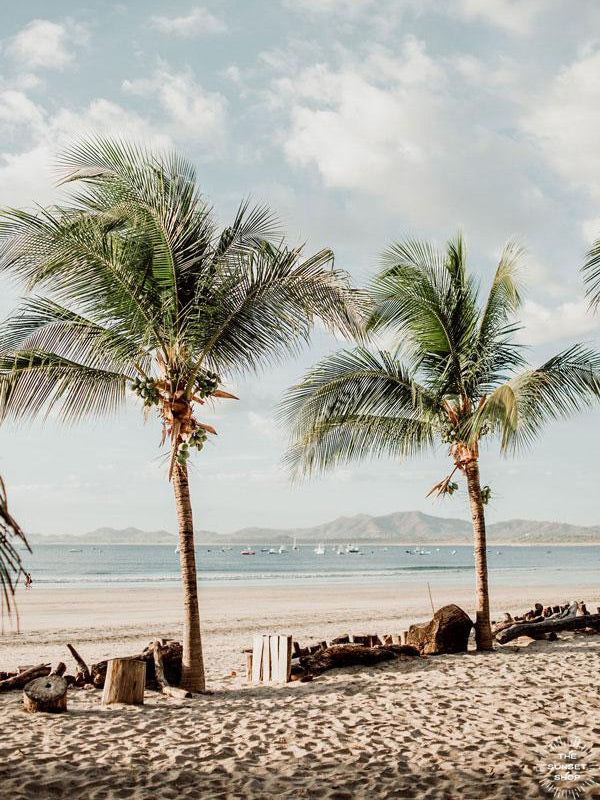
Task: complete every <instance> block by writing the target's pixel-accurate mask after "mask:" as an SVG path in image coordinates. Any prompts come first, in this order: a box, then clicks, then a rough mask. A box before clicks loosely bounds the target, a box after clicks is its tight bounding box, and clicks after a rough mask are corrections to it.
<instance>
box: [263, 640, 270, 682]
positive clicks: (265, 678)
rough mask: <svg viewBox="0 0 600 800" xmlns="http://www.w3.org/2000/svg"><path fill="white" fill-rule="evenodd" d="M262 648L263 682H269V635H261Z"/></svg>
mask: <svg viewBox="0 0 600 800" xmlns="http://www.w3.org/2000/svg"><path fill="white" fill-rule="evenodd" d="M262 648H263V664H262V669H263V677H262V680H263V683H271V649H270V647H269V637H268V636H263V637H262Z"/></svg>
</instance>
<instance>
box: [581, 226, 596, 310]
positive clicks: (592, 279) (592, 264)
mask: <svg viewBox="0 0 600 800" xmlns="http://www.w3.org/2000/svg"><path fill="white" fill-rule="evenodd" d="M581 271H582V272H583V282H584V283H585V286H586V296H587V297H588V299H589V303H590V308H591V309H592V310H593V311H597V310H598V307H599V306H600V239H596V241H595V242H594V244H593V245H592V246H591V248H590V249H589V250H588V252H587V255H586V259H585V262H584V264H583V267H582V269H581Z"/></svg>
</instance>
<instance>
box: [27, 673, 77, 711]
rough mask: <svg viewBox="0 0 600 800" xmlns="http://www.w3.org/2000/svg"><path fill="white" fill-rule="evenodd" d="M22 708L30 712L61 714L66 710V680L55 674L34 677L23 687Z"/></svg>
mask: <svg viewBox="0 0 600 800" xmlns="http://www.w3.org/2000/svg"><path fill="white" fill-rule="evenodd" d="M23 708H24V710H25V711H28V712H30V713H36V712H39V711H43V712H45V713H47V714H62V713H63V712H64V711H66V710H67V681H66V680H65V679H64V678H63V677H62V675H55V674H53V675H48V676H47V677H45V678H34V680H32V681H30V682H29V683H28V684H27V685H26V686H25V688H24V689H23Z"/></svg>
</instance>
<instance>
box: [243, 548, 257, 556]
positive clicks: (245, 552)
mask: <svg viewBox="0 0 600 800" xmlns="http://www.w3.org/2000/svg"><path fill="white" fill-rule="evenodd" d="M240 555H241V556H255V555H256V552H255V551H254V550H250V548H249V547H247V548H246V549H245V550H242V552H241V553H240Z"/></svg>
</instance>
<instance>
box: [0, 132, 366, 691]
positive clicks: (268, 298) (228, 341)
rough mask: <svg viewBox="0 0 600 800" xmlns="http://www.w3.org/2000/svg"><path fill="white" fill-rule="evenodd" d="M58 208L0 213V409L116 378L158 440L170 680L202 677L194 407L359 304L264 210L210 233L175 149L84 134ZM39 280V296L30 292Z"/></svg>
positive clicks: (111, 384)
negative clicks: (171, 556) (176, 614)
mask: <svg viewBox="0 0 600 800" xmlns="http://www.w3.org/2000/svg"><path fill="white" fill-rule="evenodd" d="M60 167H61V169H62V171H63V180H64V181H66V182H75V183H76V187H78V188H77V189H76V191H75V192H74V193H73V196H72V199H71V201H70V204H69V205H64V206H61V207H53V208H47V209H40V210H38V211H37V212H35V213H29V212H25V211H19V210H7V211H5V212H4V213H3V215H2V217H1V219H0V269H4V270H10V271H12V272H13V273H15V274H16V275H17V276H19V277H20V278H21V279H22V280H23V281H24V282H25V283H26V285H27V288H28V289H29V290H30V291H35V292H36V294H32V295H31V296H30V297H29V299H27V300H26V301H25V302H24V303H23V305H22V307H21V309H20V311H18V313H16V314H15V315H14V316H13V317H12V319H10V320H9V321H8V322H7V323H6V325H5V329H4V332H3V337H2V347H3V350H4V358H3V363H2V365H1V367H0V368H2V369H3V371H4V375H5V380H6V381H8V383H9V390H8V391H7V392H6V395H5V400H4V404H3V408H2V409H1V410H2V412H3V415H4V416H14V417H33V416H37V415H39V414H47V413H48V412H50V411H52V412H53V413H54V414H55V415H56V416H59V417H60V418H61V419H62V420H64V421H66V422H72V421H76V420H79V419H81V418H83V417H86V416H88V415H94V414H102V413H106V412H110V411H113V410H114V409H115V408H116V407H117V406H119V405H121V404H122V403H123V402H124V401H125V399H126V396H127V394H128V390H129V391H131V392H133V393H135V394H136V395H138V396H139V398H140V399H141V400H142V401H143V404H144V406H145V408H146V410H147V411H148V410H152V409H155V410H156V411H157V412H158V417H159V419H160V420H161V422H162V441H163V443H165V442H167V441H168V443H169V448H170V457H169V466H168V474H169V477H170V478H172V482H173V488H174V493H175V503H176V508H177V517H178V523H179V550H180V566H181V574H182V581H183V590H184V592H183V593H184V634H183V674H182V686H184V687H185V688H187V689H189V690H191V691H202V690H203V689H204V687H205V679H204V666H203V659H202V646H201V637H200V621H199V610H198V596H197V580H196V560H195V553H194V531H193V521H192V505H191V501H190V493H189V485H188V468H187V462H188V458H189V456H190V454H191V453H192V451H193V450H194V449H195V450H201V449H202V446H203V444H204V442H205V440H206V438H207V435H208V434H215V433H216V431H215V430H214V429H213V428H212V427H211V426H210V425H207V424H206V423H203V422H201V421H199V420H198V419H197V417H196V413H197V410H198V407H199V406H201V405H202V404H203V403H205V402H206V400H207V399H208V398H228V397H229V398H231V397H233V395H230V394H229V393H227V392H225V391H223V390H222V389H221V388H219V387H220V385H221V379H222V378H223V377H224V376H232V375H236V374H240V373H243V372H247V371H252V370H256V369H258V368H259V367H261V365H265V364H269V363H273V362H274V361H276V360H277V359H279V358H281V357H282V356H284V355H285V354H288V353H290V352H295V351H296V350H297V349H298V348H299V347H300V346H301V345H302V343H303V342H305V341H306V340H307V339H308V337H309V335H310V332H311V328H312V324H313V322H314V319H315V318H318V319H320V320H322V321H323V322H324V324H325V325H326V326H327V327H328V328H329V329H334V330H339V331H342V332H346V334H352V333H353V332H356V331H357V329H358V328H359V325H360V308H359V306H360V303H359V301H358V295H357V293H356V292H355V291H354V290H353V289H351V288H350V285H349V280H348V276H347V275H346V273H344V272H341V271H336V270H335V269H333V266H332V258H333V256H332V253H331V251H330V250H321V251H320V252H318V253H316V254H315V255H312V256H310V257H308V258H303V256H302V250H301V248H296V249H290V248H288V247H285V246H284V245H283V244H282V243H280V242H279V233H278V226H277V224H276V221H275V219H274V217H273V214H272V213H271V212H270V211H269V210H268V209H267V208H265V207H251V206H250V205H249V204H248V203H247V202H244V203H242V205H241V206H240V207H239V209H238V211H237V214H236V215H235V218H234V220H233V222H232V223H231V225H229V226H228V227H226V228H225V229H223V230H221V231H220V230H219V229H218V227H217V223H216V220H215V216H214V213H213V212H212V209H211V208H210V207H209V206H208V205H207V203H206V202H205V201H204V200H203V199H202V197H201V196H200V195H199V194H198V190H197V187H196V176H195V172H194V169H193V167H192V166H191V164H190V163H189V162H188V161H186V160H185V159H183V158H181V157H180V156H178V155H177V154H175V153H166V154H165V153H158V154H157V153H152V152H150V151H148V150H147V149H145V148H144V147H141V146H137V145H134V144H131V143H126V142H123V141H115V140H110V139H99V138H94V139H89V140H84V141H81V142H79V143H78V144H76V145H74V146H72V147H71V148H70V149H68V150H67V151H66V152H65V153H64V155H63V156H62V158H61V161H60ZM37 292H43V293H44V294H43V296H42V295H40V294H37Z"/></svg>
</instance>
